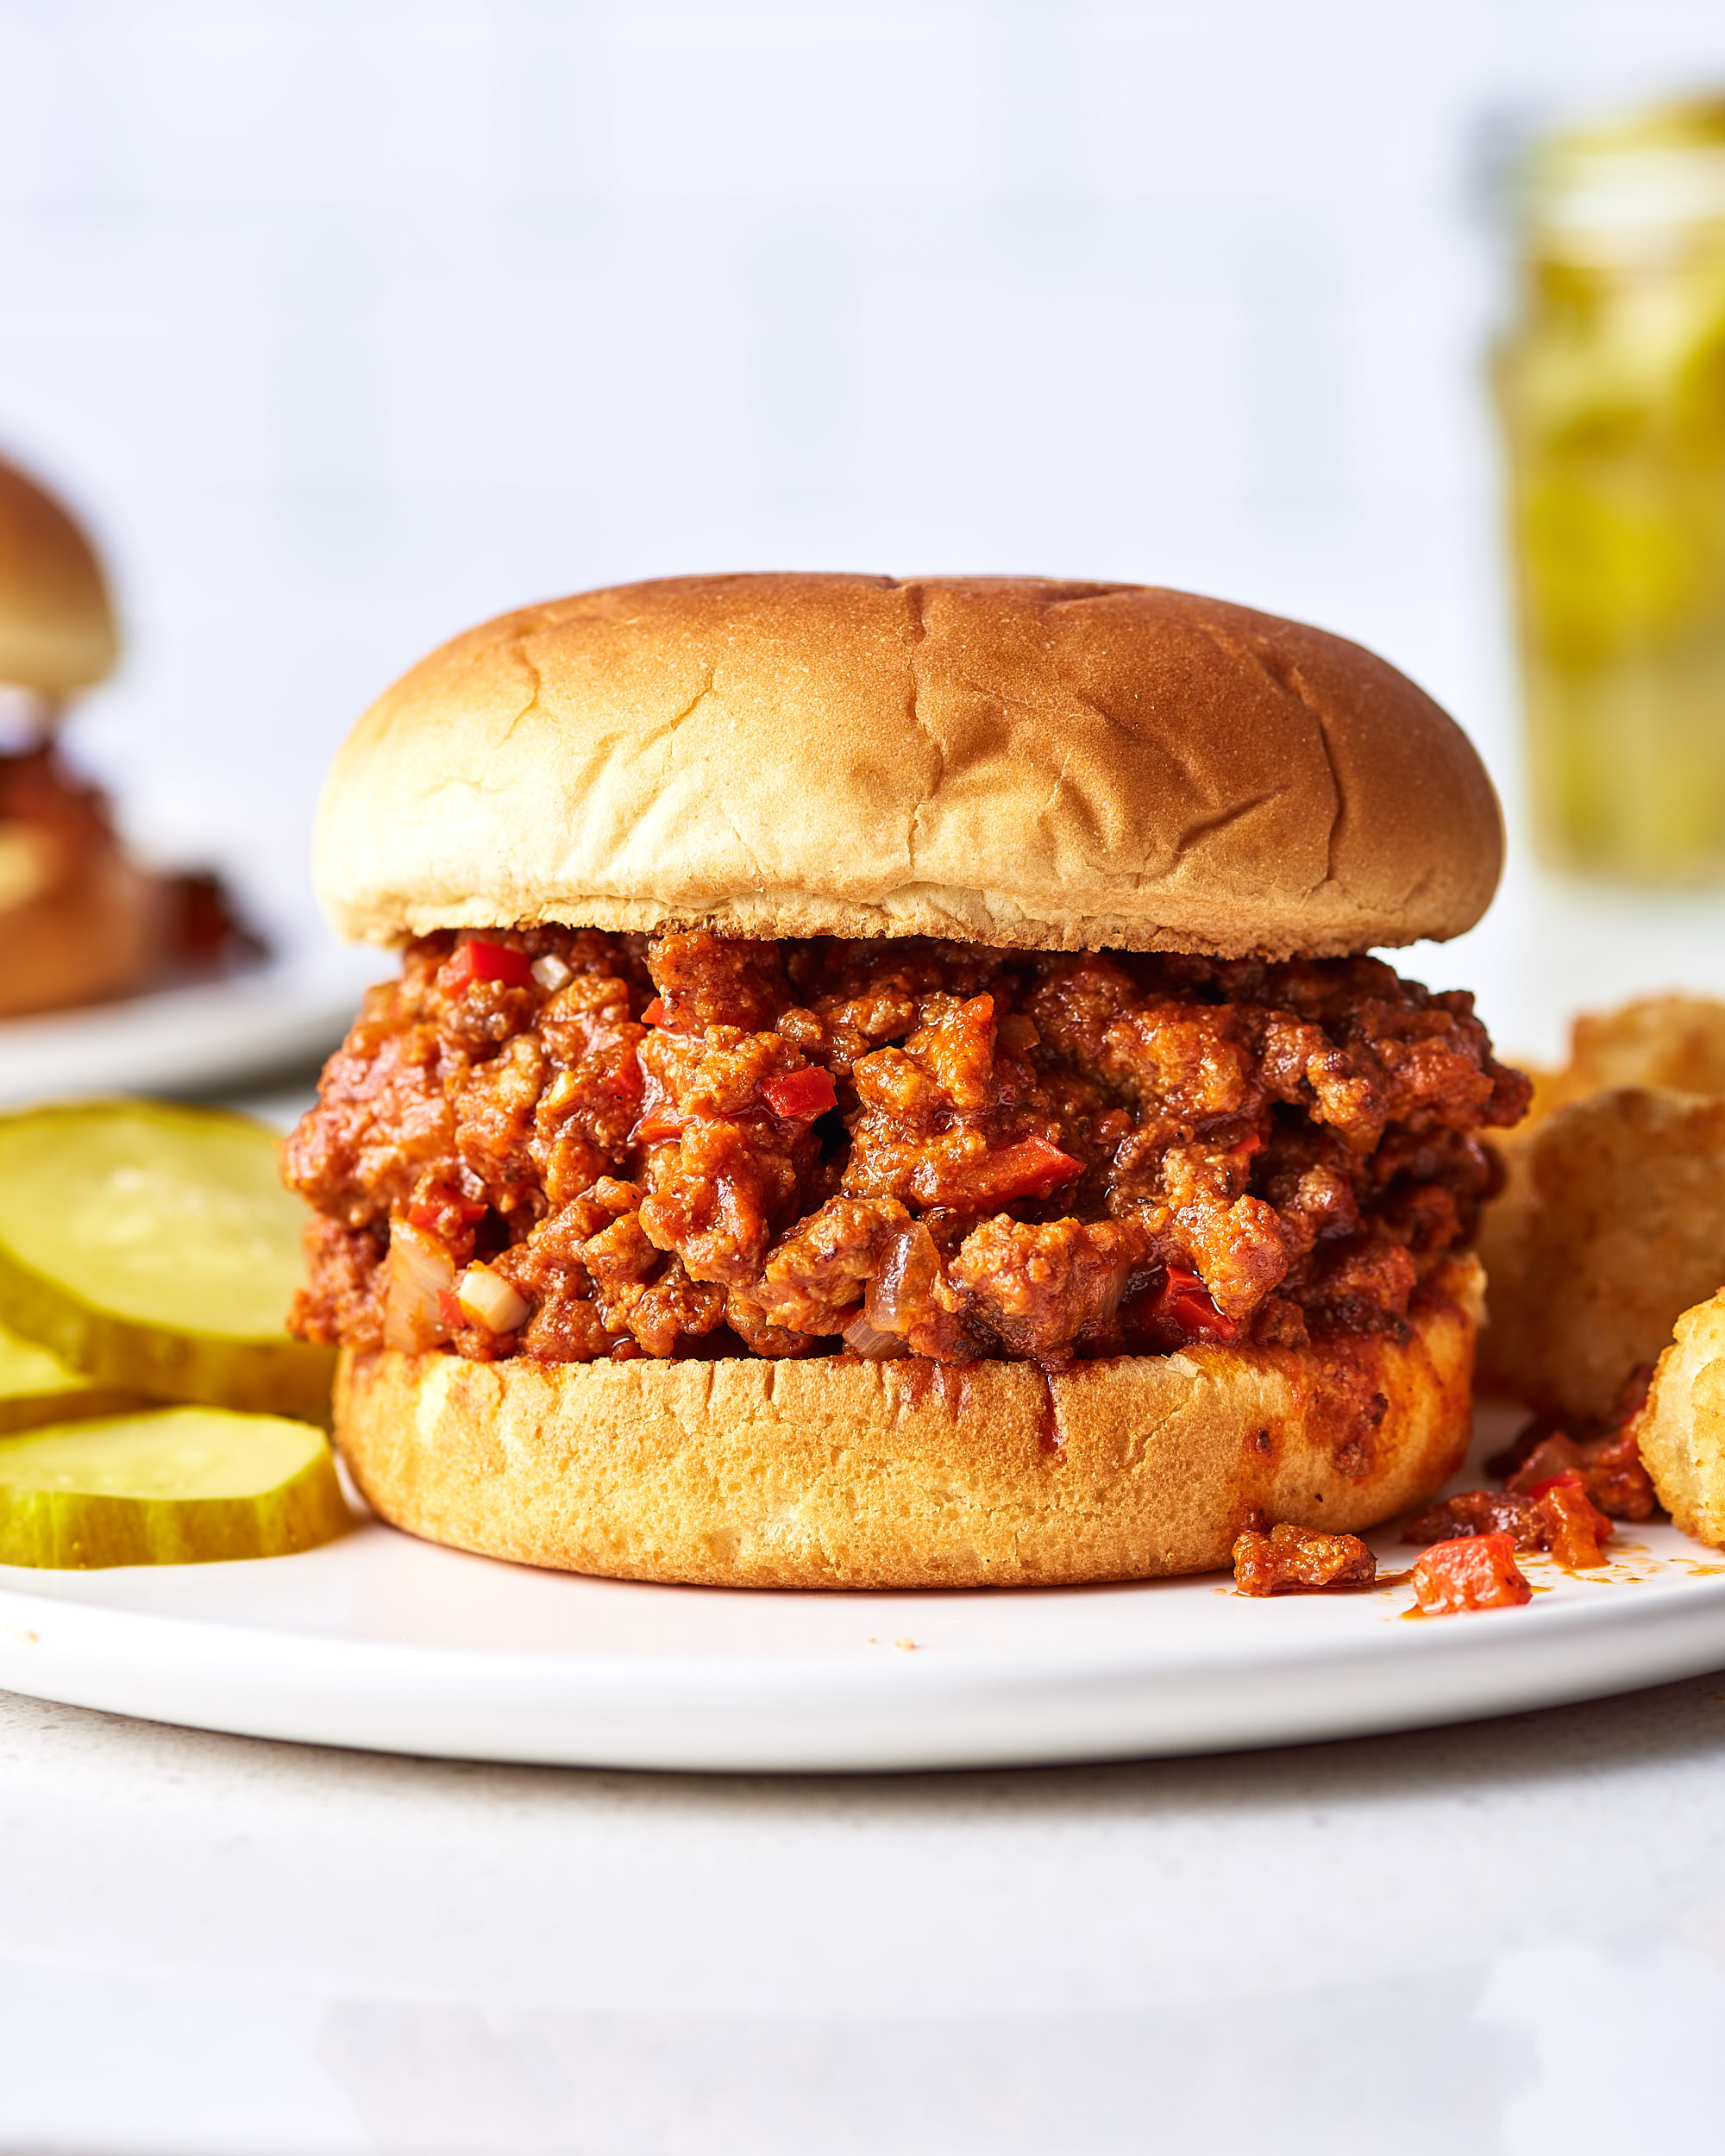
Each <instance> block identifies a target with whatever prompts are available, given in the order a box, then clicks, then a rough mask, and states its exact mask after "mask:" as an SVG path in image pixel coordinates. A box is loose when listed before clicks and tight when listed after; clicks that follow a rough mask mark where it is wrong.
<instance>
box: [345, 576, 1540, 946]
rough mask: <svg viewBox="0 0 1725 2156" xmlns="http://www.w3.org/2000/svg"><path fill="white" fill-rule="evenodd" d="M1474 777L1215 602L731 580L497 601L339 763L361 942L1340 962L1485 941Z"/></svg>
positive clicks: (1321, 646) (933, 585)
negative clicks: (806, 945)
mask: <svg viewBox="0 0 1725 2156" xmlns="http://www.w3.org/2000/svg"><path fill="white" fill-rule="evenodd" d="M1501 860H1502V822H1501V819H1500V818H1499V815H1498V809H1497V801H1496V795H1495V794H1494V793H1493V792H1492V790H1491V782H1490V780H1489V779H1488V778H1487V776H1486V774H1485V771H1484V767H1483V766H1482V765H1481V763H1480V761H1479V759H1478V757H1477V755H1475V754H1474V752H1473V749H1471V747H1470V745H1469V743H1468V741H1467V738H1466V736H1465V735H1464V734H1463V733H1462V732H1461V730H1460V729H1459V728H1458V727H1457V726H1456V725H1455V724H1454V723H1453V721H1452V720H1451V719H1449V718H1446V716H1445V714H1444V713H1443V712H1442V711H1440V709H1439V708H1438V706H1437V705H1435V704H1434V703H1433V701H1432V700H1431V699H1430V698H1429V697H1428V696H1427V695H1425V694H1424V693H1423V692H1422V691H1421V690H1419V689H1417V688H1415V686H1414V684H1413V683H1412V682H1411V681H1409V680H1407V679H1405V677H1404V676H1402V674H1398V673H1397V672H1396V669H1395V668H1394V667H1391V666H1388V665H1386V664H1385V663H1384V661H1383V660H1382V659H1378V658H1375V657H1374V656H1373V655H1372V654H1371V652H1369V651H1363V650H1362V649H1360V648H1359V646H1358V644H1351V643H1345V642H1343V641H1342V639H1341V638H1340V637H1339V636H1327V635H1326V634H1325V633H1324V632H1323V631H1322V630H1317V629H1307V628H1302V626H1301V625H1300V624H1297V623H1295V622H1286V621H1278V620H1277V618H1276V617H1274V616H1273V615H1270V614H1258V613H1253V612H1251V611H1249V610H1247V609H1246V608H1245V607H1240V606H1230V605H1225V604H1224V603H1223V602H1222V601H1220V600H1219V599H1195V598H1193V597H1192V596H1190V595H1189V593H1187V592H1169V591H1162V590H1158V589H1157V588H1155V587H1153V586H1144V585H1132V584H1059V583H1053V582H1049V581H1045V580H1041V579H1038V578H1030V577H928V578H924V579H921V580H917V581H914V582H905V583H899V582H895V581H894V580H893V579H891V578H890V577H871V576H804V575H781V576H709V577H677V578H668V579H666V580H664V581H662V582H659V583H652V584H635V585H624V586H620V587H618V589H616V590H614V591H605V592H585V593H582V594H581V595H580V596H579V597H577V598H574V599H556V600H553V601H551V602H550V603H549V604H548V605H541V606H530V607H525V608H524V609H523V610H522V611H520V612H518V613H514V614H505V615H504V616H503V617H501V618H499V620H497V621H493V622H488V623H486V624H485V625H484V626H483V627H481V628H479V629H474V630H468V632H467V634H466V635H465V636H457V637H456V638H455V641H454V642H452V643H448V644H445V645H444V646H443V647H442V649H441V650H438V651H435V652H433V653H432V654H431V655H430V658H428V659H424V660H422V661H421V662H420V663H419V665H417V667H414V668H413V670H412V671H411V673H410V674H406V675H405V676H404V677H403V678H402V680H399V681H398V682H397V683H396V685H395V686H394V687H393V688H392V689H391V690H389V691H388V693H386V695H384V696H383V697H382V698H380V699H379V701H378V702H377V703H376V704H374V705H373V706H372V708H371V710H370V711H367V713H366V715H365V717H364V718H361V721H360V723H359V724H358V725H357V726H356V727H355V728H354V731H353V733H352V734H351V735H350V736H349V737H348V741H347V743H345V744H344V746H343V747H342V750H341V752H340V754H339V755H337V757H336V763H335V767H334V768H333V769H332V771H331V772H330V774H329V780H328V783H327V785H326V787H325V788H324V793H323V807H322V810H321V812H320V816H319V819H318V832H317V884H318V889H319V892H320V893H321V895H322V897H323V903H324V905H325V906H327V907H328V909H329V912H330V915H331V917H332V918H334V920H335V922H336V925H337V926H338V927H339V928H340V929H341V930H342V931H343V932H344V933H346V934H347V935H348V936H350V937H367V938H369V939H370V940H371V941H373V942H375V943H392V942H394V941H396V940H398V938H400V937H403V936H406V935H418V934H423V933H424V932H425V931H427V930H430V929H434V928H456V927H466V926H471V927H486V926H490V927H499V926H505V925H509V924H515V923H528V922H533V921H561V922H567V923H570V924H575V925H579V926H584V927H593V928H605V929H648V930H663V929H668V928H690V927H699V926H706V927H711V928H713V929H716V930H718V931H721V932H723V933H724V934H727V935H733V936H748V937H779V936H811V935H834V936H847V937H863V936H870V937H872V936H921V935H929V936H940V937H957V938H961V939H963V940H965V941H968V942H981V943H997V944H1012V945H1017V946H1019V947H1022V948H1029V949H1035V950H1095V949H1101V948H1103V947H1105V946H1113V947H1114V948H1117V949H1127V950H1178V951H1198V952H1208V953H1211V954H1214V955H1215V956H1221V957H1244V956H1251V955H1261V956H1267V957H1287V956H1294V955H1295V954H1307V955H1310V956H1337V955H1339V954H1342V953H1345V952H1349V951H1358V950H1368V949H1370V948H1371V946H1373V945H1375V944H1385V943H1412V942H1414V941H1415V939H1416V938H1419V937H1449V936H1456V935H1459V934H1460V933H1461V931H1463V930H1464V929H1466V928H1471V926H1472V924H1474V922H1475V921H1477V919H1478V918H1479V916H1480V915H1481V914H1482V913H1483V912H1484V910H1485V907H1486V906H1487V904H1488V902H1489V901H1490V897H1491V893H1492V891H1493V889H1494V887H1496V881H1497V874H1498V869H1499V866H1500V863H1501Z"/></svg>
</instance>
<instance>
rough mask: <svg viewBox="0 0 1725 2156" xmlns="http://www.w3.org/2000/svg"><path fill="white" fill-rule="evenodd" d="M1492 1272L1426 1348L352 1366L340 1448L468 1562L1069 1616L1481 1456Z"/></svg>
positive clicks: (1368, 1509) (1378, 1514)
mask: <svg viewBox="0 0 1725 2156" xmlns="http://www.w3.org/2000/svg"><path fill="white" fill-rule="evenodd" d="M1482 1280H1483V1275H1482V1274H1481V1272H1480V1269H1479V1267H1478V1264H1477V1262H1476V1261H1474V1260H1472V1259H1471V1258H1470V1259H1465V1260H1462V1261H1458V1262H1456V1263H1452V1264H1450V1265H1448V1266H1446V1268H1445V1269H1444V1271H1443V1272H1442V1273H1441V1274H1440V1275H1439V1277H1438V1279H1437V1280H1436V1281H1435V1282H1433V1289H1434V1290H1435V1292H1429V1293H1427V1295H1426V1296H1425V1297H1423V1298H1422V1300H1421V1304H1420V1305H1419V1306H1418V1307H1416V1308H1415V1312H1414V1313H1413V1314H1412V1317H1411V1319H1410V1322H1409V1325H1408V1330H1407V1332H1406V1333H1405V1334H1404V1335H1402V1337H1399V1338H1398V1337H1394V1336H1391V1335H1389V1334H1378V1335H1375V1336H1370V1337H1366V1338H1348V1339H1343V1340H1337V1341H1331V1342H1328V1343H1327V1344H1325V1345H1323V1346H1321V1347H1316V1346H1314V1347H1309V1348H1301V1349H1291V1348H1253V1349H1236V1348H1221V1347H1194V1348H1189V1349H1188V1350H1187V1351H1185V1352H1184V1353H1182V1354H1178V1355H1167V1356H1130V1357H1128V1356H1122V1357H1114V1358H1113V1359H1111V1360H1108V1361H1105V1362H1095V1363H1083V1364H1081V1365H1080V1366H1078V1367H1077V1368H1076V1369H1070V1370H1067V1371H1060V1372H1056V1373H1052V1374H1050V1375H1047V1376H1044V1373H1043V1372H1042V1371H1041V1370H1039V1369H1038V1368H1037V1367H1036V1365H1035V1364H1034V1363H971V1364H969V1365H968V1366H966V1367H963V1368H955V1367H948V1366H944V1365H942V1364H939V1363H929V1362H925V1361H923V1360H921V1359H919V1358H912V1357H906V1358H905V1359H904V1360H902V1361H900V1362H887V1363H863V1362H858V1361H856V1360H855V1359H854V1358H852V1357H848V1356H845V1357H825V1358H822V1359H819V1360H811V1361H807V1362H787V1363H775V1362H768V1361H764V1360H762V1359H760V1358H759V1357H733V1358H731V1359H727V1360H725V1361H722V1362H677V1363H670V1362H651V1361H647V1360H642V1361H638V1362H633V1363H537V1362H534V1361H532V1360H530V1359H529V1358H527V1357H517V1358H515V1359H513V1360H511V1361H508V1362H502V1363H468V1362H464V1361H462V1359H461V1357H459V1356H455V1355H449V1354H442V1353H437V1354H431V1355H417V1356H415V1355H402V1354H397V1353H394V1352H392V1351H388V1350H357V1351H356V1350H348V1351H346V1352H345V1353H344V1354H343V1356H342V1367H341V1372H340V1375H339V1376H338V1378H337V1381H336V1443H337V1445H339V1446H340V1448H341V1451H342V1457H344V1458H345V1460H346V1461H347V1463H348V1467H349V1468H350V1469H351V1470H352V1471H353V1474H354V1480H355V1481H356V1482H358V1484H359V1486H360V1488H361V1490H362V1491H363V1492H364V1493H365V1495H366V1496H367V1499H368V1500H369V1501H370V1502H371V1503H372V1505H373V1507H375V1509H376V1510H377V1511H378V1512H380V1514H382V1515H383V1517H384V1518H385V1519H386V1520H392V1521H393V1522H394V1524H395V1525H396V1526H398V1527H405V1528H406V1529H407V1530H408V1532H410V1533H412V1534H417V1535H423V1536H425V1537H427V1538H428V1539H430V1540H431V1541H433V1542H446V1543H451V1544H453V1545H455V1547H456V1548H457V1549H462V1550H478V1551H484V1552H485V1553H486V1555H488V1556H491V1557H513V1558H516V1559H517V1560H518V1561H519V1562H521V1563H523V1564H543V1565H551V1566H555V1567H557V1568H558V1569H560V1570H564V1571H570V1572H598V1573H605V1574H608V1575H610V1576H612V1577H613V1578H618V1579H633V1580H661V1581H672V1582H681V1583H690V1584H695V1585H701V1586H711V1587H780V1588H787V1587H788V1588H815V1587H825V1588H875V1587H879V1588H916V1587H1034V1586H1043V1587H1052V1586H1058V1585H1070V1584H1073V1583H1077V1582H1080V1581H1084V1580H1129V1579H1148V1578H1151V1577H1154V1576H1157V1575H1158V1574H1166V1573H1173V1572H1205V1571H1210V1570H1214V1569H1215V1568H1216V1567H1218V1566H1220V1565H1225V1564H1227V1563H1228V1562H1229V1557H1230V1554H1231V1551H1232V1549H1233V1541H1234V1538H1235V1536H1236V1535H1237V1534H1239V1532H1240V1531H1241V1530H1242V1529H1243V1528H1245V1527H1247V1526H1255V1525H1262V1524H1266V1523H1274V1522H1276V1521H1277V1520H1293V1521H1295V1522H1297V1523H1299V1524H1300V1525H1302V1526H1320V1527H1326V1528H1330V1529H1346V1530H1350V1531H1356V1532H1357V1531H1358V1530H1359V1529H1361V1528H1364V1527H1371V1526H1377V1524H1378V1523H1379V1522H1380V1521H1382V1520H1388V1519H1389V1518H1391V1517H1392V1516H1393V1515H1394V1514H1396V1513H1398V1512H1402V1511H1404V1510H1406V1509H1408V1508H1409V1507H1413V1506H1415V1505H1418V1504H1421V1503H1422V1502H1423V1501H1425V1500H1426V1499H1427V1497H1429V1496H1430V1495H1432V1494H1433V1491H1435V1490H1436V1489H1438V1488H1439V1487H1440V1484H1442V1483H1443V1482H1446V1480H1447V1479H1448V1477H1449V1476H1451V1475H1452V1474H1453V1473H1454V1472H1455V1470H1456V1469H1457V1468H1458V1467H1459V1466H1460V1464H1461V1462H1462V1457H1463V1455H1464V1454H1465V1451H1466V1449H1467V1439H1468V1428H1469V1414H1470V1393H1471V1377H1472V1366H1473V1339H1474V1328H1475V1324H1476V1320H1477V1314H1478V1308H1479V1293H1480V1287H1481V1283H1482Z"/></svg>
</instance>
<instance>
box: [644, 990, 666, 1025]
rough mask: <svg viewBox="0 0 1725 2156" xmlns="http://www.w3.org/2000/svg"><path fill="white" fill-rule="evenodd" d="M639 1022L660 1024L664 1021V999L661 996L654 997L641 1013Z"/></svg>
mask: <svg viewBox="0 0 1725 2156" xmlns="http://www.w3.org/2000/svg"><path fill="white" fill-rule="evenodd" d="M641 1023H642V1024H643V1025H663V1024H664V1023H665V999H664V998H663V997H662V996H655V997H654V999H653V1000H652V1001H651V1002H650V1003H649V1005H648V1006H647V1008H646V1009H645V1010H644V1011H643V1012H642V1013H641Z"/></svg>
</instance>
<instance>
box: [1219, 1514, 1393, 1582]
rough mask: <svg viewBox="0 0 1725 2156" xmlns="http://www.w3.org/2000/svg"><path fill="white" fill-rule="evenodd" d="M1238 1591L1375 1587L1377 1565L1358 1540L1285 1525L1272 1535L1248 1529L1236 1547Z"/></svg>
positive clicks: (1277, 1527) (1312, 1528) (1276, 1528)
mask: <svg viewBox="0 0 1725 2156" xmlns="http://www.w3.org/2000/svg"><path fill="white" fill-rule="evenodd" d="M1233 1555H1234V1586H1235V1587H1236V1588H1237V1589H1238V1590H1239V1593H1241V1594H1242V1595H1317V1594H1321V1593H1322V1592H1323V1590H1324V1589H1326V1588H1327V1587H1370V1586H1371V1583H1372V1582H1373V1581H1374V1580H1375V1579H1376V1578H1377V1558H1376V1557H1373V1556H1372V1554H1371V1551H1370V1550H1368V1549H1367V1548H1366V1546H1365V1545H1364V1543H1363V1542H1362V1541H1361V1540H1360V1539H1359V1537H1358V1535H1337V1534H1325V1533H1323V1532H1321V1531H1320V1529H1318V1528H1316V1527H1295V1526H1290V1525H1289V1523H1288V1522H1287V1521H1285V1520H1284V1521H1282V1522H1280V1523H1279V1524H1278V1525H1277V1526H1274V1527H1272V1528H1271V1529H1270V1532H1269V1533H1268V1534H1265V1533H1264V1532H1262V1530H1261V1529H1259V1528H1257V1527H1248V1528H1247V1529H1246V1531H1245V1533H1244V1534H1243V1535H1241V1536H1240V1537H1239V1539H1238V1540H1237V1541H1236V1542H1235V1544H1234V1552H1233Z"/></svg>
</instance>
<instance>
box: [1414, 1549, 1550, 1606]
mask: <svg viewBox="0 0 1725 2156" xmlns="http://www.w3.org/2000/svg"><path fill="white" fill-rule="evenodd" d="M1533 1596H1534V1590H1533V1589H1532V1588H1531V1587H1529V1586H1528V1584H1527V1580H1526V1579H1525V1577H1524V1576H1522V1572H1521V1567H1520V1566H1519V1565H1518V1564H1516V1562H1515V1537H1514V1536H1513V1535H1507V1534H1490V1535H1462V1536H1459V1537H1458V1539H1456V1540H1455V1541H1453V1542H1438V1543H1434V1544H1433V1545H1432V1547H1431V1548H1430V1549H1429V1550H1427V1551H1426V1552H1425V1553H1424V1555H1423V1556H1422V1557H1421V1558H1420V1560H1419V1562H1418V1563H1417V1564H1415V1567H1414V1599H1415V1601H1417V1602H1418V1604H1419V1606H1420V1608H1421V1609H1423V1610H1424V1611H1425V1612H1426V1614H1427V1616H1431V1617H1442V1616H1448V1615H1450V1614H1452V1613H1453V1612H1455V1611H1457V1610H1462V1609H1510V1608H1515V1607H1516V1606H1517V1605H1518V1604H1520V1603H1522V1602H1527V1601H1532V1600H1533Z"/></svg>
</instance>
